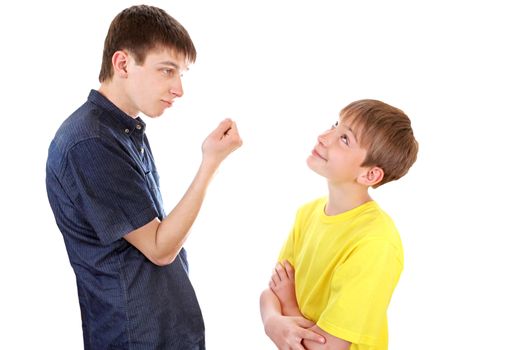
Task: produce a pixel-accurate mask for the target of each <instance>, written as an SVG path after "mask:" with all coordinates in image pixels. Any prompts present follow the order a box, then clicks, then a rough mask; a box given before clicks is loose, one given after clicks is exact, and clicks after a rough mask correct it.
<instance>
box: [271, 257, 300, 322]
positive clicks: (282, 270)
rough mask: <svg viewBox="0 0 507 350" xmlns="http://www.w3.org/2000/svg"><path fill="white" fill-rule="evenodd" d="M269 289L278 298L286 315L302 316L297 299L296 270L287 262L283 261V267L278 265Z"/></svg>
mask: <svg viewBox="0 0 507 350" xmlns="http://www.w3.org/2000/svg"><path fill="white" fill-rule="evenodd" d="M269 288H271V290H272V291H273V293H275V295H276V296H277V297H278V300H279V301H280V304H281V306H282V313H283V314H284V315H289V316H302V314H301V312H300V310H299V306H298V302H297V299H296V289H295V288H296V284H295V278H294V268H293V267H292V265H291V264H290V263H289V262H288V261H287V260H284V261H283V265H282V264H280V263H277V264H276V267H275V270H274V271H273V275H272V276H271V281H270V282H269Z"/></svg>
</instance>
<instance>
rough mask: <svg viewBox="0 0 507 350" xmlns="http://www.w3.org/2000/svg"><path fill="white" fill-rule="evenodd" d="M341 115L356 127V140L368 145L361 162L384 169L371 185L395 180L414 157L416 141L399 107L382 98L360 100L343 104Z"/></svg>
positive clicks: (407, 120)
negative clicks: (382, 176)
mask: <svg viewBox="0 0 507 350" xmlns="http://www.w3.org/2000/svg"><path fill="white" fill-rule="evenodd" d="M340 117H341V120H342V121H344V120H347V122H348V123H349V126H351V127H355V129H356V132H357V133H358V135H357V137H358V140H359V144H360V145H361V147H363V148H365V149H367V154H366V158H365V160H364V162H363V164H361V166H378V167H380V168H382V170H383V171H384V178H383V179H382V181H380V182H379V183H377V184H375V185H374V186H373V187H374V188H376V187H378V186H380V185H383V184H385V183H387V182H390V181H393V180H398V179H399V178H401V177H402V176H403V175H405V174H406V173H407V172H408V170H409V169H410V167H411V166H412V164H414V162H415V161H416V159H417V151H418V149H419V145H418V143H417V141H416V139H415V137H414V133H413V131H412V126H411V122H410V119H409V118H408V117H407V115H406V114H405V113H404V112H403V111H402V110H400V109H398V108H396V107H393V106H390V105H388V104H387V103H384V102H382V101H377V100H359V101H355V102H352V103H350V104H349V105H348V106H346V107H345V108H343V109H342V110H341V112H340Z"/></svg>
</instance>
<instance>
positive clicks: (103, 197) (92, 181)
mask: <svg viewBox="0 0 507 350" xmlns="http://www.w3.org/2000/svg"><path fill="white" fill-rule="evenodd" d="M126 154H127V153H126V152H125V154H123V153H122V152H121V150H119V149H118V146H116V145H111V144H108V143H107V141H104V140H102V139H99V138H92V139H89V140H86V141H82V142H80V143H78V144H77V145H75V146H74V147H73V148H72V149H70V150H69V152H68V154H67V157H66V159H67V165H66V167H65V172H64V177H63V178H64V179H65V180H64V181H65V184H64V187H67V193H68V194H69V196H70V197H71V200H72V201H73V202H74V205H75V206H76V208H77V209H78V210H80V211H81V212H82V214H83V216H84V217H85V218H86V219H87V221H88V222H89V224H90V225H91V226H92V227H93V229H94V231H95V232H96V233H97V235H98V237H99V240H100V241H101V242H102V243H110V242H113V241H115V240H117V239H119V238H121V237H123V236H124V235H125V234H127V233H129V232H131V231H133V230H135V229H137V228H139V227H142V226H144V225H145V224H147V223H148V222H150V221H151V220H153V219H154V218H155V217H157V216H158V212H157V210H156V206H155V203H154V201H153V197H152V194H151V192H150V178H149V176H150V172H149V171H148V172H146V173H145V171H143V169H140V168H139V167H138V166H137V165H136V163H135V162H134V161H133V160H132V159H130V158H129V157H127V156H126Z"/></svg>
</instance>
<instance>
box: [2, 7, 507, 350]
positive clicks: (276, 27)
mask: <svg viewBox="0 0 507 350" xmlns="http://www.w3.org/2000/svg"><path fill="white" fill-rule="evenodd" d="M500 3H501V2H500V1H498V2H495V1H484V0H483V1H419V2H411V1H394V2H393V1H388V2H385V1H371V2H364V1H348V2H344V1H343V2H342V1H334V2H331V1H317V0H314V1H305V2H301V1H274V0H271V1H268V0H257V1H232V0H231V1H226V0H214V1H152V2H151V3H150V4H153V5H157V6H160V7H162V8H164V9H165V10H166V11H167V12H168V13H170V14H171V15H173V16H174V17H175V18H176V19H178V20H179V21H180V22H181V23H182V24H183V25H184V26H185V27H186V28H187V30H188V31H189V33H190V34H191V36H192V38H193V40H194V43H195V45H196V47H197V50H198V59H197V62H196V64H195V65H193V66H192V67H191V70H190V71H189V72H188V74H187V75H186V76H185V78H184V84H185V85H184V87H185V97H184V98H183V99H182V100H180V101H178V102H177V103H176V105H175V106H173V108H172V109H170V110H168V111H167V112H166V113H165V114H164V116H163V117H162V118H159V119H156V120H148V121H147V122H148V124H149V125H148V131H147V132H148V135H149V137H150V140H151V145H152V148H153V151H154V154H155V158H156V160H157V164H158V167H159V171H160V173H161V180H162V183H161V185H162V192H163V195H164V198H165V205H166V210H167V211H169V210H170V209H171V208H172V206H173V205H174V204H175V203H176V202H177V200H178V199H179V198H180V197H181V195H182V194H183V192H184V191H185V189H186V187H187V186H188V185H189V183H190V181H191V179H192V177H193V175H194V173H195V171H196V169H197V166H198V164H199V161H200V145H201V142H202V140H203V139H204V138H205V136H207V134H208V133H209V132H210V131H211V130H212V129H213V128H214V127H215V125H217V124H218V122H219V121H220V120H222V119H223V118H226V117H229V118H233V119H235V120H236V121H237V122H238V127H239V129H240V132H241V134H242V137H243V139H244V146H243V147H242V148H241V149H239V150H238V151H237V152H235V153H234V154H233V155H232V156H231V157H230V158H229V159H227V160H226V161H225V163H224V164H223V166H222V168H221V169H220V171H219V173H218V174H217V175H216V177H215V179H214V182H213V183H212V185H211V187H210V188H209V191H208V196H207V198H206V201H205V204H204V206H203V209H202V212H201V215H200V216H199V218H198V220H197V221H196V223H195V225H194V227H193V230H192V234H191V237H190V239H189V240H188V242H187V245H186V246H187V249H188V252H189V259H190V263H191V279H192V281H193V283H194V285H195V289H196V291H197V294H198V297H199V300H200V303H201V305H202V310H203V313H204V318H205V322H206V327H207V344H208V348H209V349H211V350H215V349H246V350H250V349H252V350H258V349H273V348H274V347H273V346H272V345H271V344H270V342H269V341H268V339H267V338H266V337H265V335H264V333H263V327H262V324H261V321H260V317H259V311H258V297H259V294H260V292H261V290H262V289H263V288H265V287H266V285H267V281H268V279H269V276H270V274H271V269H272V267H273V264H274V262H275V259H276V257H277V254H278V251H279V249H280V247H281V245H282V243H283V241H284V240H285V237H286V235H287V234H288V232H289V230H290V228H291V226H292V221H293V218H294V214H295V211H296V209H297V208H298V207H299V206H300V205H301V204H303V203H304V202H306V201H309V200H312V199H314V198H315V197H317V196H320V195H323V194H325V193H326V185H325V182H324V180H323V179H322V178H320V177H319V176H318V175H316V174H314V173H312V172H311V171H310V170H309V169H307V167H306V164H305V160H306V157H307V156H308V154H309V152H310V150H311V149H312V147H313V145H314V143H315V140H316V137H317V135H318V134H319V133H320V132H321V131H323V130H325V129H326V128H328V127H329V126H330V125H331V124H332V123H333V122H335V121H336V119H337V116H338V112H339V110H340V109H341V108H342V107H344V106H345V105H346V104H348V103H349V102H351V101H353V100H357V99H360V98H376V99H381V100H384V101H385V102H388V103H390V104H393V105H395V106H397V107H399V108H401V109H403V110H404V111H405V112H406V113H407V114H408V115H409V116H410V117H411V119H412V122H413V127H414V130H415V133H416V137H417V138H418V140H419V143H420V154H419V159H418V161H417V163H416V164H415V165H414V167H413V168H412V169H411V171H410V172H409V174H408V175H407V176H406V177H405V178H403V179H402V180H400V181H398V182H395V183H392V184H388V185H386V186H383V187H381V188H379V189H377V190H374V191H372V196H373V197H374V198H375V199H376V200H378V201H379V202H380V204H381V205H382V206H383V207H384V209H385V210H386V211H388V212H389V213H390V214H391V216H392V217H393V219H394V220H395V222H396V223H397V225H398V228H399V230H400V232H401V234H402V239H403V243H404V247H405V255H406V262H405V270H404V273H403V275H402V278H401V280H400V283H399V285H398V288H397V289H396V291H395V294H394V296H393V299H392V302H391V306H390V309H389V318H390V344H391V346H390V349H393V350H407V349H410V350H418V349H421V350H422V349H476V348H483V349H485V348H494V349H500V348H502V346H504V343H505V342H504V336H503V334H504V332H505V326H507V324H506V322H505V317H506V312H507V307H506V302H505V296H506V295H507V288H506V287H505V284H504V283H502V282H504V281H505V277H506V271H505V270H506V267H507V258H506V257H505V245H504V242H505V239H504V236H505V234H506V233H507V230H506V228H505V220H504V218H505V216H506V213H505V204H504V200H505V195H506V191H505V186H504V182H505V178H504V176H505V174H506V173H505V171H506V170H505V159H506V156H505V151H506V147H505V143H504V140H505V138H504V125H505V117H506V108H505V104H506V101H507V99H506V81H507V69H506V65H507V63H506V62H507V55H506V39H505V35H506V33H507V21H506V20H505V18H506V11H505V10H502V9H501V6H500ZM132 4H134V2H131V1H100V2H93V1H83V2H74V1H67V2H62V3H61V4H60V3H57V2H54V1H25V2H22V3H21V2H16V4H9V5H8V6H5V5H4V6H2V10H1V14H0V17H1V18H0V35H1V41H0V42H1V45H2V51H1V54H0V69H1V78H0V79H1V86H2V93H1V95H0V96H1V102H2V107H3V108H2V119H1V120H2V123H1V126H2V133H1V137H0V142H1V149H2V150H3V154H2V158H3V159H2V163H1V164H2V165H1V166H2V171H1V173H0V174H1V175H0V176H1V184H2V192H1V205H2V207H1V212H0V215H1V222H2V224H3V225H2V229H1V233H2V235H1V237H2V248H3V249H2V252H1V254H0V268H1V282H0V283H1V286H2V287H1V288H0V293H1V294H0V319H1V320H0V321H1V323H2V325H3V326H2V331H1V332H0V333H1V336H0V348H2V349H80V348H82V335H81V328H80V327H81V325H80V313H79V306H78V299H77V292H76V286H75V277H74V273H73V271H72V269H71V267H70V264H69V262H68V258H67V253H66V251H65V247H64V244H63V239H62V237H61V234H60V232H59V231H58V229H57V227H56V225H55V223H54V219H53V215H52V212H51V210H50V207H49V205H48V203H47V197H46V193H45V184H44V177H45V160H46V155H47V148H48V146H49V143H50V140H51V138H52V136H53V135H54V133H55V131H56V129H57V128H58V126H59V125H60V123H61V122H62V121H63V120H64V119H65V118H66V117H67V116H68V115H69V114H70V113H72V112H73V111H74V110H75V109H76V108H77V107H78V106H79V105H81V104H82V103H83V102H84V101H85V99H86V97H87V95H88V92H89V90H90V89H91V88H97V87H98V86H99V85H98V79H97V77H98V73H99V69H100V63H101V54H102V45H103V40H104V37H105V35H106V32H107V28H108V26H109V23H110V21H111V20H112V19H113V17H114V16H115V15H116V14H117V13H118V12H119V11H121V10H122V9H123V8H125V7H128V6H130V5H132ZM145 119H146V118H145ZM500 344H502V345H500Z"/></svg>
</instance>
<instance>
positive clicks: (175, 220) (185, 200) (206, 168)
mask: <svg viewBox="0 0 507 350" xmlns="http://www.w3.org/2000/svg"><path fill="white" fill-rule="evenodd" d="M217 167H218V166H215V165H214V164H211V163H205V162H203V163H202V164H201V166H200V167H199V170H198V171H197V174H196V176H195V178H194V180H193V181H192V183H191V184H190V186H189V188H188V189H187V191H186V192H185V194H184V195H183V197H182V198H181V200H180V201H179V203H178V204H177V205H176V206H175V207H174V209H173V210H172V211H171V212H170V213H169V215H167V216H166V217H165V218H164V219H163V220H162V222H161V223H160V224H159V226H158V228H157V232H156V237H155V251H156V254H157V255H158V257H157V258H158V259H160V260H166V261H167V260H168V261H173V260H174V258H175V257H176V256H177V255H178V253H179V252H180V250H181V247H182V246H183V243H185V240H186V239H187V237H188V234H189V231H190V228H191V227H192V225H193V223H194V221H195V219H196V217H197V214H198V213H199V211H200V209H201V206H202V203H203V201H204V197H205V194H206V189H207V188H208V185H209V183H210V181H211V179H212V177H213V174H214V173H215V171H216V169H217Z"/></svg>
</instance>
